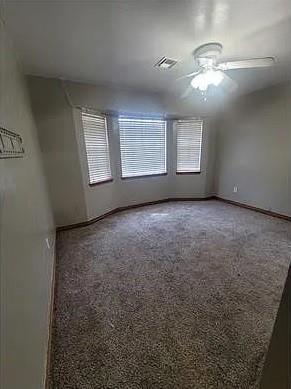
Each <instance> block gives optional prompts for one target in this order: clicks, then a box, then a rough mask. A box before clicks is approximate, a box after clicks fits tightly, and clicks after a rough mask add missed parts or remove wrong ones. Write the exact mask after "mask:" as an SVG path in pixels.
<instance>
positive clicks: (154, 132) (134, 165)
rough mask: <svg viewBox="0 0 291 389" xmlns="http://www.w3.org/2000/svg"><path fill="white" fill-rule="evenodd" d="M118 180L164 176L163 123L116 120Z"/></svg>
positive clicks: (156, 120) (164, 137)
mask: <svg viewBox="0 0 291 389" xmlns="http://www.w3.org/2000/svg"><path fill="white" fill-rule="evenodd" d="M118 121H119V135H120V153H121V170H122V177H123V178H125V177H138V176H144V175H152V174H163V173H166V171H167V170H166V169H167V168H166V122H165V120H162V119H150V118H149V119H148V118H131V117H125V116H120V117H119V119H118Z"/></svg>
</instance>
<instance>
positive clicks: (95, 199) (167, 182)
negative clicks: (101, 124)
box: [29, 77, 214, 226]
mask: <svg viewBox="0 0 291 389" xmlns="http://www.w3.org/2000/svg"><path fill="white" fill-rule="evenodd" d="M29 85H30V91H31V96H32V101H33V108H34V112H35V115H36V121H37V126H38V129H39V133H40V141H41V145H42V151H43V155H44V158H45V160H48V159H53V160H55V154H56V149H57V148H58V140H57V139H58V136H59V134H63V133H64V134H65V136H66V144H62V147H63V153H64V156H63V158H62V156H61V148H58V151H59V160H58V163H57V165H54V164H51V163H50V162H49V163H47V164H46V166H47V171H48V177H49V182H50V190H51V191H52V192H53V193H52V199H53V204H54V209H55V218H56V221H57V225H59V226H61V225H67V224H72V223H77V222H79V221H81V220H83V221H84V220H89V219H92V218H94V217H97V216H99V215H101V214H103V213H105V212H108V211H110V210H112V209H114V208H117V207H121V206H126V205H132V204H138V203H142V202H148V201H155V200H159V199H164V198H169V197H206V196H208V195H211V194H213V187H212V181H213V180H212V176H213V174H212V168H213V158H212V153H210V152H208V150H209V149H213V139H214V137H213V136H212V135H213V130H214V129H213V128H212V125H213V123H212V122H211V120H210V119H207V118H206V119H205V127H204V134H203V153H202V172H201V174H200V175H187V176H176V174H175V158H176V157H175V129H174V128H173V122H172V121H171V120H169V121H168V145H167V147H168V149H167V151H168V175H167V176H160V177H148V178H135V179H132V180H121V178H120V177H121V167H120V152H119V134H118V123H117V119H116V118H114V117H111V118H110V119H109V120H108V132H109V141H110V142H109V143H110V155H111V160H112V161H111V162H112V163H111V166H112V174H113V179H114V180H113V182H112V183H106V184H102V185H98V186H95V187H89V186H88V169H87V162H86V153H85V144H84V138H83V130H82V123H81V111H80V109H77V108H72V107H78V106H79V107H87V108H93V109H96V110H100V111H110V110H114V111H121V112H129V113H131V112H134V113H137V112H142V113H149V114H162V115H164V114H166V113H168V114H169V113H171V112H168V111H167V105H166V104H165V101H164V100H163V98H162V97H161V96H159V95H157V94H148V93H138V92H133V91H131V90H126V89H125V90H121V89H118V88H106V89H105V88H103V87H96V86H92V85H87V84H80V83H73V82H66V83H65V89H66V91H67V95H68V96H69V98H68V99H67V101H66V100H65V97H64V96H65V92H64V90H62V89H61V82H60V81H58V80H53V79H44V78H39V77H29ZM52 85H54V87H52ZM68 102H69V103H68ZM51 104H53V105H54V106H55V108H54V111H52V109H51V107H49V105H51ZM69 104H70V105H71V106H70V105H69ZM60 105H61V106H62V108H60ZM46 107H47V108H46ZM168 108H169V107H168ZM177 110H178V113H179V107H178V108H177ZM177 110H176V111H177ZM48 112H49V113H52V118H51V119H52V120H53V126H54V129H51V124H50V114H48ZM58 113H59V114H58ZM175 113H176V114H177V112H175ZM184 113H185V111H183V112H182V111H181V115H182V114H184ZM72 115H73V118H74V122H72ZM66 154H70V156H71V158H70V160H69V162H68V159H67V158H66ZM65 175H67V182H65V183H62V179H61V177H64V176H65ZM72 180H74V183H73V185H74V186H78V188H75V190H73V189H72V186H71V184H70V183H71V182H72ZM80 180H81V181H82V182H80ZM62 185H63V186H64V187H65V188H62ZM69 197H70V198H69ZM72 204H73V205H72ZM76 206H78V207H79V209H82V213H81V214H77V212H75V211H74V210H75V209H76ZM74 207H75V208H74Z"/></svg>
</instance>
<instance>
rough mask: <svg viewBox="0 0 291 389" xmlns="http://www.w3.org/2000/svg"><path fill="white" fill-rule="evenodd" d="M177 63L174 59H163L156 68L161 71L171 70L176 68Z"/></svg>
mask: <svg viewBox="0 0 291 389" xmlns="http://www.w3.org/2000/svg"><path fill="white" fill-rule="evenodd" d="M176 63H177V61H175V60H174V59H171V58H166V57H163V58H161V59H160V60H159V61H158V62H157V63H156V64H155V67H156V68H160V69H170V68H172V67H173V66H175V65H176Z"/></svg>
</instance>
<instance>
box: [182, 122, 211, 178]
mask: <svg viewBox="0 0 291 389" xmlns="http://www.w3.org/2000/svg"><path fill="white" fill-rule="evenodd" d="M191 120H197V121H200V122H201V142H200V155H199V170H196V171H194V170H193V171H191V170H189V171H178V170H177V169H178V122H189V121H191ZM175 129H176V131H175V144H176V167H175V173H176V175H199V174H201V173H202V171H201V164H202V153H203V137H204V119H203V118H201V117H191V118H179V119H176V121H175Z"/></svg>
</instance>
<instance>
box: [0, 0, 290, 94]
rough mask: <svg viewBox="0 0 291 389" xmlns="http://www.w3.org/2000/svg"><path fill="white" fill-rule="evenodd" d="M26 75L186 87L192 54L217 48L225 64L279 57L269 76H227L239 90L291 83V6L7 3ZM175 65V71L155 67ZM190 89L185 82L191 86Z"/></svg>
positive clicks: (156, 0) (63, 0)
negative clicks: (167, 61) (207, 46)
mask: <svg viewBox="0 0 291 389" xmlns="http://www.w3.org/2000/svg"><path fill="white" fill-rule="evenodd" d="M4 4H5V5H4V10H3V13H4V19H5V21H6V24H7V27H8V29H9V30H10V32H11V34H12V36H13V38H14V43H15V46H16V48H17V50H18V52H19V56H20V58H21V60H22V62H23V65H24V68H25V71H26V73H28V74H35V75H42V76H50V77H62V78H65V79H69V80H76V81H82V82H90V83H94V84H102V85H106V84H118V85H121V86H126V87H132V88H136V89H139V90H142V89H146V90H151V91H161V92H164V91H167V90H169V89H170V90H173V89H175V88H178V89H179V88H180V89H181V90H182V89H183V88H185V87H186V85H185V81H184V82H182V81H181V82H180V83H174V80H175V79H176V78H177V77H178V76H181V75H183V74H185V73H188V72H191V71H192V70H193V60H192V56H191V53H192V51H193V50H194V49H195V48H196V47H197V46H199V45H201V44H203V43H205V42H209V41H218V42H221V43H222V44H223V59H238V58H251V57H260V56H274V57H276V59H277V61H278V63H277V65H276V66H275V67H274V68H272V69H270V68H268V69H267V68H265V69H259V70H239V71H235V72H234V71H233V72H232V73H229V74H230V75H231V76H232V77H233V78H235V79H236V80H237V81H238V82H239V85H240V90H241V91H249V90H252V89H258V88H261V87H263V86H266V85H269V84H273V83H276V82H281V81H285V80H287V79H291V44H290V39H291V0H193V1H191V0H187V1H186V0H147V1H143V0H115V1H113V0H107V1H102V0H96V1H93V0H91V1H86V0H22V1H19V0H18V1H16V0H5V3H4ZM163 56H167V57H170V58H173V59H176V60H178V65H176V67H175V68H173V69H171V70H167V71H165V70H160V69H157V68H154V67H153V65H154V64H155V63H156V62H157V60H159V59H160V58H161V57H163ZM186 84H187V81H186Z"/></svg>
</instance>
